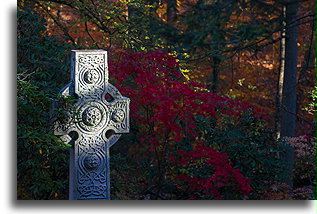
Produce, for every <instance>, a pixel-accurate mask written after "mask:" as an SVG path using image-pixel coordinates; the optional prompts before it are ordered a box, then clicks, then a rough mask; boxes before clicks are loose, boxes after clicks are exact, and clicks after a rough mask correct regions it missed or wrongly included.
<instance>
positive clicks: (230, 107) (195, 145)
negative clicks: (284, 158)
mask: <svg viewBox="0 0 317 214" xmlns="http://www.w3.org/2000/svg"><path fill="white" fill-rule="evenodd" d="M112 58H113V60H112V61H111V62H110V63H109V69H110V72H111V73H110V77H113V78H114V80H113V81H115V82H116V83H115V85H116V86H121V87H118V88H119V90H120V91H121V92H122V94H123V95H125V96H127V97H130V98H131V119H132V121H131V123H132V124H131V127H132V130H131V133H132V134H130V135H129V136H128V137H124V138H123V140H122V141H124V142H125V147H128V149H127V150H126V151H127V152H128V153H127V154H126V161H127V162H129V164H131V165H135V166H139V168H138V169H135V170H136V171H134V172H132V171H131V174H129V175H128V174H127V173H128V172H125V174H126V176H127V177H125V178H123V179H126V180H129V177H128V176H133V175H135V174H137V175H138V176H140V177H139V181H140V182H141V181H142V188H143V190H142V191H143V194H144V197H143V198H150V199H158V198H161V199H193V198H195V199H242V198H247V196H248V195H249V193H250V192H251V190H252V188H253V189H254V191H253V195H250V196H251V197H253V198H256V197H258V195H257V193H258V192H259V190H261V189H263V188H264V185H265V182H270V181H271V179H273V180H277V179H278V176H277V175H278V174H275V173H279V170H280V169H281V165H280V161H279V160H278V157H277V153H278V152H279V151H280V150H279V149H280V147H279V145H278V144H277V143H274V141H273V138H272V134H271V133H270V132H269V131H267V130H266V126H265V124H264V118H265V115H264V114H263V113H262V112H261V111H260V110H258V109H255V108H253V107H252V106H251V105H249V104H241V103H237V102H234V101H233V100H231V99H229V98H226V97H220V96H218V95H216V94H213V93H211V92H208V91H206V90H205V89H204V87H203V86H202V85H200V84H197V83H193V82H188V81H185V78H183V77H182V75H181V73H180V71H179V64H178V63H177V60H176V59H175V57H174V56H172V55H170V54H168V53H167V52H164V51H162V50H157V51H152V52H140V53H129V52H128V51H125V52H119V53H117V54H116V55H114V56H112ZM128 138H129V139H130V140H129V139H128ZM119 144H120V143H119ZM116 152H119V151H115V152H114V153H116ZM121 152H122V151H121ZM129 152H131V153H132V152H133V154H129ZM224 153H227V154H228V156H227V155H226V154H224ZM172 160H173V161H172ZM218 163H220V165H218ZM140 171H141V172H142V173H140ZM136 172H138V173H136ZM113 180H115V181H114V185H115V186H116V185H117V184H116V180H117V179H113ZM121 180H122V177H121ZM250 180H251V181H250ZM194 183H195V184H196V185H194V186H193V185H192V184H194ZM263 183H264V184H263ZM249 184H251V186H252V188H251V187H250V185H249ZM135 185H138V184H137V182H136V184H135ZM130 188H132V189H133V185H132V184H130ZM189 190H190V191H189ZM142 191H141V192H142ZM139 192H140V189H139ZM115 194H116V193H115ZM130 197H133V196H131V195H130Z"/></svg>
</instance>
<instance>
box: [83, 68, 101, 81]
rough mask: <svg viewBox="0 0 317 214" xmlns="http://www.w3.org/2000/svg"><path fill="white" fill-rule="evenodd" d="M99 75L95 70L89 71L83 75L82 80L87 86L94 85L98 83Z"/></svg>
mask: <svg viewBox="0 0 317 214" xmlns="http://www.w3.org/2000/svg"><path fill="white" fill-rule="evenodd" d="M98 79H99V74H98V72H97V71H96V70H89V71H86V72H85V74H84V80H85V82H86V83H88V84H94V83H96V82H97V81H98Z"/></svg>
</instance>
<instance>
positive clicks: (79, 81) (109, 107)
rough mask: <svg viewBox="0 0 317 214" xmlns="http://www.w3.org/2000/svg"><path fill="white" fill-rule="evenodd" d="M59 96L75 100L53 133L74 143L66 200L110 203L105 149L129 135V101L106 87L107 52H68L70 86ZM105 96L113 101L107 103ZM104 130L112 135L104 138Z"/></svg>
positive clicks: (108, 85) (107, 159)
mask: <svg viewBox="0 0 317 214" xmlns="http://www.w3.org/2000/svg"><path fill="white" fill-rule="evenodd" d="M61 94H62V95H63V96H65V97H67V96H73V95H75V94H76V95H77V96H78V101H77V103H76V104H74V106H73V107H72V109H73V110H71V111H68V113H67V114H66V115H67V116H66V117H65V119H64V120H60V121H57V122H56V123H55V131H54V133H55V134H56V135H58V136H60V137H61V139H62V140H65V141H66V142H74V146H73V151H74V155H73V157H72V158H71V160H70V161H71V164H70V165H71V167H73V168H71V170H70V172H71V174H70V199H75V200H76V199H98V200H101V199H110V188H109V185H110V178H109V176H110V175H109V171H110V169H109V147H110V146H112V145H113V144H114V143H115V142H116V141H117V140H118V139H119V137H120V134H121V133H128V132H129V103H130V100H129V99H128V98H125V97H123V96H122V95H121V94H120V92H119V91H118V90H117V89H116V88H115V87H114V86H113V85H111V84H110V83H108V66H107V52H106V51H102V50H94V51H72V73H71V82H70V83H69V84H68V85H67V86H66V87H64V88H63V89H62V91H61ZM106 94H110V95H111V97H112V98H113V99H111V101H109V100H108V101H107V100H106V98H105V95H106ZM108 130H112V131H113V132H114V134H112V135H111V136H108V135H107V131H108ZM72 132H76V133H77V135H78V136H77V137H76V139H73V138H72V135H71V134H70V133H72Z"/></svg>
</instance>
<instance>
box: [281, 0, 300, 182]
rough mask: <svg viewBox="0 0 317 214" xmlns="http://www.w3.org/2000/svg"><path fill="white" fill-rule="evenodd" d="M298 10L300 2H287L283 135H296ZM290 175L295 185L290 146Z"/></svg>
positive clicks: (288, 168) (282, 115) (282, 111)
mask: <svg viewBox="0 0 317 214" xmlns="http://www.w3.org/2000/svg"><path fill="white" fill-rule="evenodd" d="M297 10H298V2H296V1H292V2H289V3H286V16H285V21H286V29H285V36H286V39H285V73H284V84H283V95H282V109H281V137H294V136H295V135H296V73H297V57H298V47H297V35H298V27H297V22H296V20H297ZM284 158H285V162H286V170H287V174H288V176H287V177H286V178H285V181H284V182H285V183H287V184H289V185H290V186H291V187H292V186H293V180H292V176H293V172H292V171H293V166H294V148H293V147H291V146H289V147H288V148H287V151H286V153H285V157H284Z"/></svg>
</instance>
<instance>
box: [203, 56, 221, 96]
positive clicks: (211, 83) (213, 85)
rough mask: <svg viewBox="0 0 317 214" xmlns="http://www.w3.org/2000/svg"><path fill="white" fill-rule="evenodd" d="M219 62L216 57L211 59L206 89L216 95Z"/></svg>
mask: <svg viewBox="0 0 317 214" xmlns="http://www.w3.org/2000/svg"><path fill="white" fill-rule="evenodd" d="M220 62H221V60H220V59H219V58H218V57H212V60H211V68H212V71H211V72H210V74H209V75H208V77H207V84H206V88H207V89H208V90H210V91H212V92H213V93H217V91H218V79H219V66H220Z"/></svg>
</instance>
